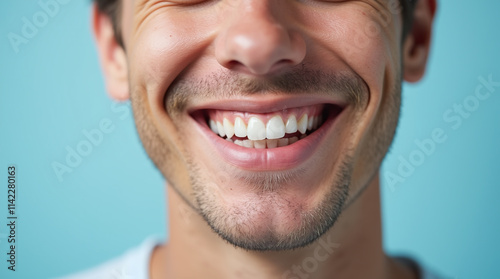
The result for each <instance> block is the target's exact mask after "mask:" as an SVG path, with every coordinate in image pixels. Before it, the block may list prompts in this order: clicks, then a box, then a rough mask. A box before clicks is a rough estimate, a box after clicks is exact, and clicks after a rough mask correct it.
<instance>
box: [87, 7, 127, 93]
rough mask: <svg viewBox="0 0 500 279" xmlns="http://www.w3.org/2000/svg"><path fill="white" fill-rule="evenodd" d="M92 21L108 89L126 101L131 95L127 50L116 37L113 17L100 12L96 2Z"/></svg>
mask: <svg viewBox="0 0 500 279" xmlns="http://www.w3.org/2000/svg"><path fill="white" fill-rule="evenodd" d="M92 22H93V26H92V27H93V32H94V37H95V40H96V44H97V50H98V52H99V60H100V62H101V67H102V70H103V73H104V78H105V83H106V89H107V91H108V93H109V95H110V96H111V97H112V98H113V99H115V100H117V101H125V100H127V99H129V97H130V94H129V86H128V69H127V59H126V55H125V51H124V50H123V48H122V46H120V45H119V44H118V42H117V41H116V39H115V34H114V29H113V24H112V22H111V19H110V18H109V16H108V15H106V14H104V13H102V12H100V11H99V10H98V8H97V6H96V5H95V4H94V6H93V11H92Z"/></svg>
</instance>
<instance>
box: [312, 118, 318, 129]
mask: <svg viewBox="0 0 500 279" xmlns="http://www.w3.org/2000/svg"><path fill="white" fill-rule="evenodd" d="M318 122H319V115H317V116H315V117H314V121H313V130H316V129H317V128H318Z"/></svg>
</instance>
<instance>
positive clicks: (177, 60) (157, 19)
mask: <svg viewBox="0 0 500 279" xmlns="http://www.w3.org/2000/svg"><path fill="white" fill-rule="evenodd" d="M200 20H201V19H200ZM200 20H196V17H194V19H193V18H192V16H190V17H186V16H184V17H179V16H175V15H170V14H169V13H162V12H158V15H156V16H153V15H151V17H150V18H146V19H144V20H143V22H142V24H141V25H139V26H137V27H136V28H135V30H136V33H135V34H134V35H133V36H131V37H130V40H131V43H130V44H129V45H130V46H131V47H130V48H129V49H128V55H129V63H130V71H131V82H132V83H133V84H135V85H138V86H141V87H143V88H145V89H146V90H147V92H148V95H149V97H148V98H149V99H150V102H153V103H156V104H161V105H163V98H164V94H165V92H166V90H167V89H168V87H169V86H170V84H171V83H172V82H173V81H174V79H175V78H177V77H178V76H179V75H180V74H181V73H182V71H183V70H185V69H186V67H188V66H189V65H190V64H191V63H192V62H193V61H195V60H196V59H197V58H198V57H199V56H200V55H201V54H202V52H203V51H205V49H206V47H207V45H209V44H210V41H211V37H210V34H211V33H213V32H210V29H211V26H212V24H208V23H206V22H205V23H203V22H199V21H200ZM203 21H210V18H207V17H203ZM193 26H198V27H197V28H193ZM200 26H202V28H199V27H200Z"/></svg>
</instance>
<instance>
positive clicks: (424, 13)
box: [403, 0, 436, 82]
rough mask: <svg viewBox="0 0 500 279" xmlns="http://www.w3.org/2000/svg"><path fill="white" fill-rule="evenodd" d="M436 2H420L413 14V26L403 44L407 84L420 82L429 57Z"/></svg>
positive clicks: (423, 0) (431, 0) (432, 0)
mask: <svg viewBox="0 0 500 279" xmlns="http://www.w3.org/2000/svg"><path fill="white" fill-rule="evenodd" d="M435 13H436V0H419V1H417V4H416V6H415V10H414V12H413V15H414V19H413V26H412V28H411V30H410V32H409V33H408V35H407V37H406V39H405V41H404V44H403V71H404V75H403V77H404V80H405V81H407V82H417V81H419V80H420V79H421V78H422V77H423V75H424V73H425V68H426V65H427V59H428V56H429V50H430V43H431V37H432V25H433V21H434V15H435Z"/></svg>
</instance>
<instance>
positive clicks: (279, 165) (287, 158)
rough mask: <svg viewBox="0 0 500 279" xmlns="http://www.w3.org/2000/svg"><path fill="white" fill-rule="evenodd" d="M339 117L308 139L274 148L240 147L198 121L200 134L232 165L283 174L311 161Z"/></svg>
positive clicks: (332, 115)
mask: <svg viewBox="0 0 500 279" xmlns="http://www.w3.org/2000/svg"><path fill="white" fill-rule="evenodd" d="M339 114H340V113H331V114H330V115H329V116H328V118H327V119H326V121H325V122H324V123H323V125H321V126H320V127H319V128H318V129H317V130H316V131H314V132H313V133H311V134H310V135H308V136H307V137H305V138H304V139H301V140H299V141H297V142H295V143H293V144H290V145H287V146H283V147H277V148H270V149H258V148H247V147H242V146H239V145H237V144H234V143H232V142H229V141H227V140H225V139H223V138H221V137H219V136H218V135H216V134H215V133H214V132H212V130H210V128H209V127H208V125H206V124H205V120H204V119H203V117H199V118H198V119H196V120H195V122H196V126H197V127H198V128H199V129H200V132H201V133H202V134H203V135H204V136H205V137H206V138H207V139H208V141H209V142H211V143H212V145H213V146H214V147H215V149H216V150H217V151H218V152H219V154H220V155H221V157H222V158H223V159H224V160H226V161H227V162H229V163H230V164H232V165H234V166H236V167H239V168H241V169H245V170H250V171H280V170H289V169H293V168H296V167H298V166H300V165H301V164H303V163H304V162H306V161H307V160H308V159H310V158H311V157H312V156H313V155H314V153H315V152H316V151H317V149H318V147H319V146H320V145H321V143H322V141H324V139H325V138H326V135H327V134H328V131H329V130H330V129H331V127H332V126H333V124H334V123H335V119H336V118H337V117H338V115H339Z"/></svg>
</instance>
